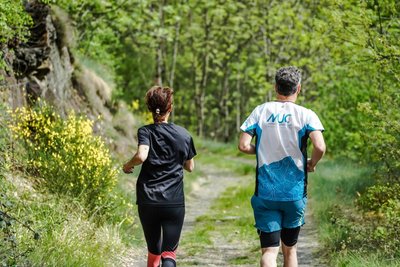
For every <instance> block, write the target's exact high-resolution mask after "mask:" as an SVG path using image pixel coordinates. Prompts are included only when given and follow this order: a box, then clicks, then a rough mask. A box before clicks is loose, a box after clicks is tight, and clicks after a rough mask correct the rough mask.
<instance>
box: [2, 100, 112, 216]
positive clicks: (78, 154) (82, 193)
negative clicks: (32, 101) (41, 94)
mask: <svg viewBox="0 0 400 267" xmlns="http://www.w3.org/2000/svg"><path fill="white" fill-rule="evenodd" d="M12 117H13V123H12V125H10V129H11V130H12V133H13V135H14V137H15V138H16V139H19V140H21V141H23V143H24V146H25V147H26V149H27V151H28V159H27V161H28V162H27V163H28V164H27V171H28V172H29V173H31V174H34V175H36V176H38V177H40V178H42V180H43V184H44V185H45V186H46V188H48V190H50V191H51V192H53V193H63V194H64V193H66V194H69V195H72V196H74V197H79V198H81V199H83V200H84V201H85V202H86V204H88V205H89V206H90V207H91V208H95V207H96V206H98V205H100V204H101V203H102V202H103V201H104V200H105V197H106V196H107V195H108V194H109V192H111V190H112V189H113V187H114V185H115V183H116V180H117V170H116V169H115V168H114V167H113V166H112V161H111V157H110V153H109V150H108V149H107V148H106V147H105V145H104V142H103V140H102V139H101V137H99V136H95V135H94V134H93V122H92V121H90V120H89V119H87V118H84V117H79V116H76V115H75V114H74V113H71V114H69V115H68V116H67V117H66V118H64V119H63V118H61V116H60V115H58V114H56V113H55V112H54V111H53V109H52V108H51V107H50V106H48V105H46V104H44V103H43V102H40V103H39V105H38V106H37V107H35V108H29V107H23V108H19V109H17V110H15V111H14V112H13V114H12Z"/></svg>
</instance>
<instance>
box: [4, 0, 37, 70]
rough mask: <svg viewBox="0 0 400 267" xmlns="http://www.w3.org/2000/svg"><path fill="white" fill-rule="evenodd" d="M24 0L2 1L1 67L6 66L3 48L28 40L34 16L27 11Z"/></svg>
mask: <svg viewBox="0 0 400 267" xmlns="http://www.w3.org/2000/svg"><path fill="white" fill-rule="evenodd" d="M23 2H24V1H20V0H18V1H15V0H2V1H1V2H0V69H4V68H6V64H5V62H4V58H3V55H4V51H3V49H4V48H6V47H7V45H10V47H11V48H12V47H15V45H17V44H18V43H19V42H21V41H24V40H26V37H27V36H28V35H29V26H30V25H31V24H32V18H31V17H30V16H29V15H28V14H27V13H26V12H25V8H24V5H23Z"/></svg>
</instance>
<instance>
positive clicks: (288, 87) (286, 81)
mask: <svg viewBox="0 0 400 267" xmlns="http://www.w3.org/2000/svg"><path fill="white" fill-rule="evenodd" d="M275 82H276V89H277V91H278V93H279V94H281V95H284V96H289V95H293V94H294V93H296V91H297V85H298V84H299V83H300V82H301V72H300V70H299V69H298V68H296V67H294V66H289V67H282V68H280V69H279V70H278V71H277V72H276V75H275Z"/></svg>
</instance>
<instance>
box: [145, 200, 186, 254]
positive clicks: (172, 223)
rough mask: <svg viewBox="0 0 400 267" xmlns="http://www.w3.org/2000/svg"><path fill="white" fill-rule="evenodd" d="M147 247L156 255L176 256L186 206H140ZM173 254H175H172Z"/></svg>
mask: <svg viewBox="0 0 400 267" xmlns="http://www.w3.org/2000/svg"><path fill="white" fill-rule="evenodd" d="M138 210H139V217H140V222H141V224H142V227H143V232H144V236H145V238H146V243H147V248H148V250H149V252H150V253H152V254H155V255H161V256H162V257H164V254H165V255H167V257H168V258H174V260H175V257H174V255H175V250H176V249H177V248H178V243H179V238H180V236H181V231H182V226H183V219H184V217H185V207H154V206H142V205H139V206H138ZM171 255H173V256H171Z"/></svg>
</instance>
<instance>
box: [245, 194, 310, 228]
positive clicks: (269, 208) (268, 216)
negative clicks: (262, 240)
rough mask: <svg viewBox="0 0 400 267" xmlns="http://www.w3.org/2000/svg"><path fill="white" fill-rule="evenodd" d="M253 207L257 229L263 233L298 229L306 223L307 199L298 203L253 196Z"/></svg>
mask: <svg viewBox="0 0 400 267" xmlns="http://www.w3.org/2000/svg"><path fill="white" fill-rule="evenodd" d="M251 206H252V207H253V211H254V218H255V221H256V224H255V227H256V228H257V229H258V230H260V231H262V232H266V233H271V232H275V231H279V230H281V229H282V228H296V227H299V226H302V225H304V223H305V221H304V214H305V210H306V206H307V198H306V197H304V198H303V199H300V200H297V201H271V200H266V199H262V198H260V197H258V196H255V195H253V197H252V198H251Z"/></svg>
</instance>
